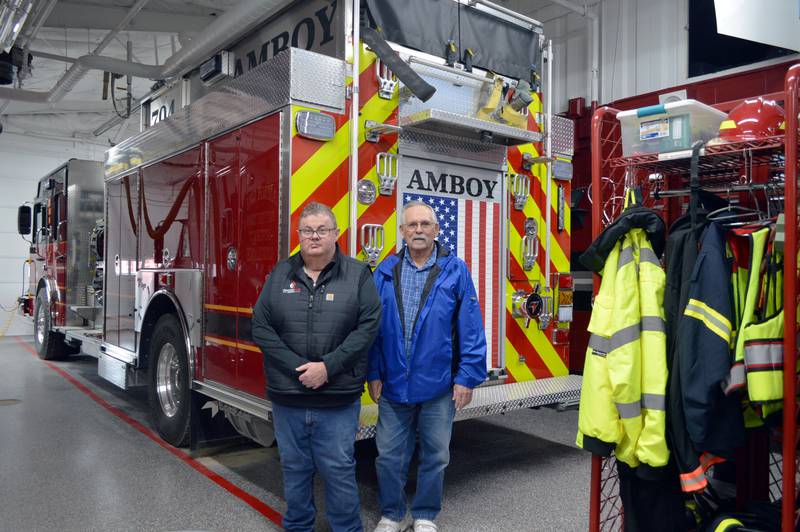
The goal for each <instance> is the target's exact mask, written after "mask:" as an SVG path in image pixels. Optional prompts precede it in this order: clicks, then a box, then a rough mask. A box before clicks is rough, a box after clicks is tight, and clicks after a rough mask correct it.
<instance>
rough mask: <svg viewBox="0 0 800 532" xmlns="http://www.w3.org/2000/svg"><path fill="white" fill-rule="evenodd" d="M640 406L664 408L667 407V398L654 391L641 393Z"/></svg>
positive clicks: (655, 408) (653, 408)
mask: <svg viewBox="0 0 800 532" xmlns="http://www.w3.org/2000/svg"><path fill="white" fill-rule="evenodd" d="M642 408H647V409H648V410H664V411H666V409H667V400H666V398H665V397H664V396H663V395H659V394H655V393H643V394H642Z"/></svg>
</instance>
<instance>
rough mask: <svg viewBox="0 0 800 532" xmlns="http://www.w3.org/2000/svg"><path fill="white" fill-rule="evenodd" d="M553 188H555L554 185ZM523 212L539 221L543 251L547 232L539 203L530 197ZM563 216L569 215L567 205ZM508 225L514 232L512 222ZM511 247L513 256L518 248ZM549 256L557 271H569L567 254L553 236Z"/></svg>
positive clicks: (539, 233) (538, 229)
mask: <svg viewBox="0 0 800 532" xmlns="http://www.w3.org/2000/svg"><path fill="white" fill-rule="evenodd" d="M509 168H510V169H511V171H512V172H514V171H515V170H514V168H513V167H511V166H510V165H509ZM554 190H555V187H554ZM553 196H556V194H553ZM523 212H524V213H525V216H526V217H528V218H534V219H536V220H538V221H539V222H540V223H539V227H538V228H537V234H538V235H539V245H540V247H541V252H542V253H543V252H544V247H545V244H544V242H545V241H544V239H545V237H546V234H547V233H546V231H547V224H545V223H544V221H545V214H544V213H542V211H541V209H540V208H539V204H538V203H536V202H535V201H533V199H532V198H531V201H528V202H527V203H526V204H525V210H524V211H523ZM564 216H565V217H566V218H565V219H569V216H570V211H569V207H567V211H566V212H565V214H564ZM552 223H557V220H552ZM509 227H511V228H513V232H516V228H514V225H513V224H509ZM568 233H569V232H568ZM518 237H519V238H521V236H518ZM511 249H512V250H513V253H514V255H515V256H516V255H518V254H519V251H518V250H519V249H520V248H519V245H517V247H512V248H511ZM550 258H551V259H552V261H553V264H555V266H556V269H557V270H558V271H560V272H568V271H569V268H570V265H569V258H568V257H567V255H566V253H565V252H564V250H563V249H561V246H560V245H559V243H558V241H557V240H556V239H555V238H553V239H552V240H551V241H550Z"/></svg>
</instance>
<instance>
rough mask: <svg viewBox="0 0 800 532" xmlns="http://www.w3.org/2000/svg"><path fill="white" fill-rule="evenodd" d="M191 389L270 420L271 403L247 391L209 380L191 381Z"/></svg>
mask: <svg viewBox="0 0 800 532" xmlns="http://www.w3.org/2000/svg"><path fill="white" fill-rule="evenodd" d="M192 389H193V390H195V391H196V392H199V393H202V394H203V395H206V396H208V397H210V398H212V399H216V400H217V401H222V402H223V403H225V404H228V405H231V406H233V407H236V408H238V409H239V410H242V411H244V412H247V413H248V414H252V415H254V416H256V417H258V418H261V419H264V420H266V421H270V420H271V417H272V416H271V415H270V413H271V412H272V406H271V403H270V402H269V401H267V400H266V399H261V398H259V397H255V396H253V395H250V394H249V393H243V392H240V391H237V390H235V389H233V388H231V387H230V386H226V385H224V384H220V383H218V382H214V381H209V380H206V381H198V380H195V381H192Z"/></svg>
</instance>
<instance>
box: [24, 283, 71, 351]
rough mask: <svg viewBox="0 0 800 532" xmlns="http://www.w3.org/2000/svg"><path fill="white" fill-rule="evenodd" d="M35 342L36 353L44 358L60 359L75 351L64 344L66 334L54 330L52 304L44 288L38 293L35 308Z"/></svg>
mask: <svg viewBox="0 0 800 532" xmlns="http://www.w3.org/2000/svg"><path fill="white" fill-rule="evenodd" d="M33 343H34V345H35V346H36V354H37V355H39V358H41V359H42V360H60V359H62V358H64V357H66V356H67V355H69V354H70V353H71V352H72V351H73V350H72V349H70V348H69V347H68V346H67V345H66V344H64V335H63V334H61V333H57V332H54V331H53V321H52V317H51V316H50V305H48V304H47V296H46V295H45V289H44V288H42V289H41V290H39V292H38V293H37V294H36V305H35V307H34V309H33Z"/></svg>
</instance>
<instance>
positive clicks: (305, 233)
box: [297, 227, 337, 238]
mask: <svg viewBox="0 0 800 532" xmlns="http://www.w3.org/2000/svg"><path fill="white" fill-rule="evenodd" d="M336 230H337V228H336V227H319V228H317V229H311V228H310V227H303V228H302V229H298V230H297V232H298V233H300V236H302V237H303V238H311V237H312V236H314V233H316V234H317V235H319V236H320V238H325V237H326V236H328V233H330V232H333V231H336Z"/></svg>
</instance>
